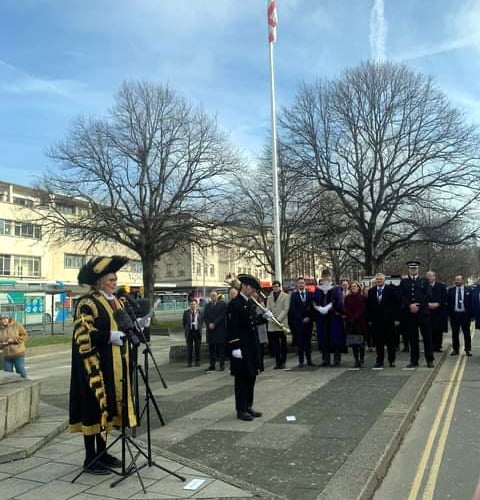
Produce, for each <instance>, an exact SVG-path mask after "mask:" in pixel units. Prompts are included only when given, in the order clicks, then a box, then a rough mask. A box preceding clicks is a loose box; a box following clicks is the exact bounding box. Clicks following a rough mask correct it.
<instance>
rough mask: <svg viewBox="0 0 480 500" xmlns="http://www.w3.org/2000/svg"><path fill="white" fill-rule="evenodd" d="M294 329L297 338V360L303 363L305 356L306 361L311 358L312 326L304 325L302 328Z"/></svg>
mask: <svg viewBox="0 0 480 500" xmlns="http://www.w3.org/2000/svg"><path fill="white" fill-rule="evenodd" d="M295 331H296V338H297V354H298V362H299V363H302V364H303V363H304V361H305V357H306V358H307V361H311V359H312V327H311V325H310V326H308V325H307V326H305V327H303V328H298V329H296V330H295Z"/></svg>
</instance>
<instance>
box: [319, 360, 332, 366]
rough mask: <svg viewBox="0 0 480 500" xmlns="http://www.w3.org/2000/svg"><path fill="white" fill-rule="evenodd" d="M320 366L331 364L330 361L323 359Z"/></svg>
mask: <svg viewBox="0 0 480 500" xmlns="http://www.w3.org/2000/svg"><path fill="white" fill-rule="evenodd" d="M320 366H330V363H329V362H328V361H323V362H322V364H321V365H320Z"/></svg>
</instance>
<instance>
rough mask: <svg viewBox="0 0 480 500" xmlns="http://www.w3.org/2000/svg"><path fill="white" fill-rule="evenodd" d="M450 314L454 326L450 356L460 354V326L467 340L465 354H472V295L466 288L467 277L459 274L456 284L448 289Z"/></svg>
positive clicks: (456, 277)
mask: <svg viewBox="0 0 480 500" xmlns="http://www.w3.org/2000/svg"><path fill="white" fill-rule="evenodd" d="M447 303H448V315H449V316H450V326H451V327H452V348H453V350H452V352H451V353H450V356H458V353H459V350H460V337H459V333H460V328H461V329H462V332H463V338H464V342H465V354H466V355H467V356H471V355H472V337H471V335H470V322H471V320H472V318H473V314H472V295H471V292H470V290H468V289H467V288H465V279H464V277H463V276H462V275H461V274H459V275H458V276H455V286H454V287H451V288H449V289H448V299H447Z"/></svg>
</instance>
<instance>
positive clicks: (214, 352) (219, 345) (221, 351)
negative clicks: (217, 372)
mask: <svg viewBox="0 0 480 500" xmlns="http://www.w3.org/2000/svg"><path fill="white" fill-rule="evenodd" d="M208 357H209V360H210V366H215V363H216V362H217V361H218V362H219V363H220V368H222V367H223V366H224V365H225V344H224V343H223V342H215V343H210V344H208Z"/></svg>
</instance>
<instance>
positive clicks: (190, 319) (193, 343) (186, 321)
mask: <svg viewBox="0 0 480 500" xmlns="http://www.w3.org/2000/svg"><path fill="white" fill-rule="evenodd" d="M202 322H203V318H202V313H201V312H200V309H199V308H198V302H197V299H191V300H190V309H187V310H185V311H183V329H184V331H185V340H186V341H187V358H188V366H192V360H193V351H194V348H195V366H200V344H201V342H202Z"/></svg>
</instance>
